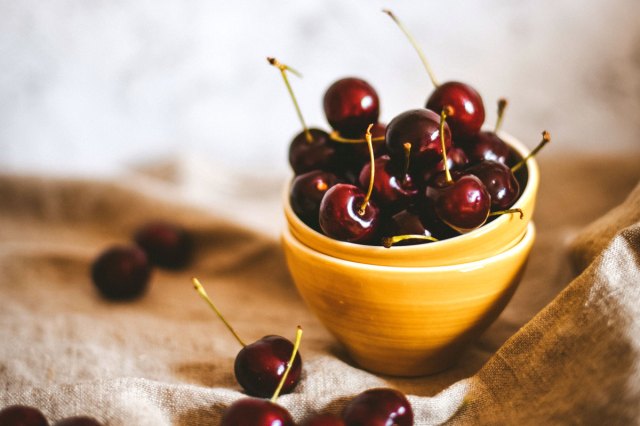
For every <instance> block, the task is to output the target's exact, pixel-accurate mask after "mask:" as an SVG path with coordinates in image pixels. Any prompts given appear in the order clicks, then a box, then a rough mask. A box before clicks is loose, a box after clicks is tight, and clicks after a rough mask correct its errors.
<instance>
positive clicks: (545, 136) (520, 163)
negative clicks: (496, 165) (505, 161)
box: [511, 130, 551, 173]
mask: <svg viewBox="0 0 640 426" xmlns="http://www.w3.org/2000/svg"><path fill="white" fill-rule="evenodd" d="M549 142H551V135H550V134H549V132H547V131H546V130H545V131H543V132H542V140H541V141H540V143H539V144H538V146H536V147H535V148H534V149H533V151H531V152H530V153H529V154H528V155H527V156H526V157H524V158H523V159H522V160H520V161H518V163H517V164H516V165H515V166H513V167H512V168H511V173H515V172H517V171H518V170H519V169H520V168H521V167H522V166H524V164H525V163H526V162H527V161H528V160H529V158H531V157H533V156H534V155H536V154H537V153H538V152H539V151H540V150H541V149H542V148H543V147H544V146H545V145H546V144H548V143H549Z"/></svg>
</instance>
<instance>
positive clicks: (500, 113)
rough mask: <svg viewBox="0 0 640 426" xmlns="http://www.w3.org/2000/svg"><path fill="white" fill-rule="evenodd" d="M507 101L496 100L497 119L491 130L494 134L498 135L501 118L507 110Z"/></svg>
mask: <svg viewBox="0 0 640 426" xmlns="http://www.w3.org/2000/svg"><path fill="white" fill-rule="evenodd" d="M507 104H508V102H507V100H506V99H505V98H500V99H498V118H497V119H496V127H495V128H494V129H493V132H494V133H498V132H499V131H500V128H501V127H502V118H503V117H504V110H505V109H506V108H507Z"/></svg>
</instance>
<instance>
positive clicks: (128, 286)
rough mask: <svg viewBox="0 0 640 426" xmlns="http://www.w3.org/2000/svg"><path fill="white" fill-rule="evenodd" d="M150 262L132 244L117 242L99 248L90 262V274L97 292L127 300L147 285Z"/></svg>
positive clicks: (116, 298) (139, 249) (107, 296)
mask: <svg viewBox="0 0 640 426" xmlns="http://www.w3.org/2000/svg"><path fill="white" fill-rule="evenodd" d="M150 277H151V266H150V264H149V260H148V257H147V255H146V253H145V252H144V251H143V250H142V249H141V248H140V247H138V246H135V245H118V246H113V247H110V248H108V249H106V250H105V251H103V252H102V253H101V254H100V255H99V256H98V257H97V258H96V259H95V260H94V262H93V264H92V265H91V278H92V280H93V283H94V284H95V286H96V288H97V289H98V291H99V292H100V294H101V295H102V296H104V297H106V298H107V299H111V300H129V299H134V298H136V297H139V296H141V295H142V294H143V293H144V291H145V290H146V289H147V287H148V284H149V278H150Z"/></svg>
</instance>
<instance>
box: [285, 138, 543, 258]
mask: <svg viewBox="0 0 640 426" xmlns="http://www.w3.org/2000/svg"><path fill="white" fill-rule="evenodd" d="M498 136H499V137H500V138H501V139H502V140H504V141H505V142H506V143H507V144H508V145H509V146H511V147H512V148H514V149H515V150H516V152H517V153H518V154H520V155H521V156H522V157H523V158H524V157H526V156H527V155H528V154H529V152H530V151H531V150H530V149H529V148H527V147H526V146H525V145H524V144H522V142H520V141H519V140H518V139H516V138H515V137H514V136H512V135H510V134H508V133H506V132H503V131H499V132H498ZM525 166H526V170H527V173H528V177H527V184H526V186H525V187H524V189H523V190H522V192H521V193H520V196H519V197H518V199H517V200H516V202H515V203H514V204H513V206H511V208H514V209H515V208H520V207H522V206H523V205H524V204H525V203H526V201H525V200H529V199H530V198H532V197H535V193H536V191H537V188H538V186H539V181H540V170H539V168H538V163H537V161H536V159H535V157H532V158H529V159H528V160H527V162H526V163H525ZM292 181H293V178H290V179H289V180H288V182H287V185H285V186H284V190H283V206H284V210H285V216H286V219H287V221H294V222H295V226H296V227H298V228H301V229H303V230H304V231H306V233H308V234H309V235H311V236H313V238H315V239H316V240H317V241H318V244H319V245H322V246H333V247H341V249H342V250H340V251H353V252H361V251H362V252H363V254H364V252H365V251H366V253H367V254H368V255H372V254H375V255H376V256H378V257H396V256H399V255H410V254H417V252H420V255H421V256H423V255H426V254H427V253H428V252H431V251H435V250H446V249H447V248H449V246H452V245H457V244H460V242H461V240H462V239H463V238H465V237H467V236H469V235H471V237H468V238H480V237H482V236H483V235H485V234H487V233H491V232H493V231H495V229H496V228H499V227H500V226H501V225H502V224H503V223H504V222H506V221H509V220H511V216H510V215H502V216H500V217H498V218H496V219H495V220H493V221H491V222H489V223H486V224H484V225H482V226H481V227H479V228H477V229H474V230H473V231H470V232H467V233H464V234H460V235H456V236H455V237H452V238H447V239H445V240H442V241H435V242H431V243H427V244H416V245H407V246H393V247H390V248H386V247H383V246H382V245H365V244H357V243H351V242H348V241H340V240H336V239H333V238H331V237H328V236H326V235H324V234H322V233H320V232H318V231H316V230H315V229H313V228H311V227H309V226H308V225H307V224H306V223H304V222H303V221H302V220H301V219H300V218H299V217H298V215H297V214H295V212H294V211H293V209H292V208H291V203H290V201H289V192H290V187H291V182H292Z"/></svg>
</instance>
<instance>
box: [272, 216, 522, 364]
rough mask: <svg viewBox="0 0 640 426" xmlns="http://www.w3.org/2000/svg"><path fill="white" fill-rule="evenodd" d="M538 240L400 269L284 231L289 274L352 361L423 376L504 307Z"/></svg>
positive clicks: (454, 356)
mask: <svg viewBox="0 0 640 426" xmlns="http://www.w3.org/2000/svg"><path fill="white" fill-rule="evenodd" d="M534 239H535V226H534V224H533V222H528V225H527V229H526V232H525V233H524V234H523V235H522V237H521V239H520V240H519V241H518V242H516V243H515V244H514V245H512V246H511V247H510V248H508V249H506V250H502V251H501V252H500V253H498V254H494V255H492V256H487V257H485V258H483V259H480V260H475V261H473V262H463V263H459V264H447V265H440V266H421V267H406V266H402V267H398V266H386V265H371V264H369V263H363V262H353V261H350V260H344V259H340V258H337V257H334V256H330V255H327V254H325V253H323V252H321V251H319V250H316V249H314V248H312V247H309V246H307V245H306V244H304V243H303V242H302V241H301V240H300V239H298V238H297V237H296V236H295V235H294V234H293V232H291V230H290V229H288V228H285V229H284V231H283V233H282V243H283V247H284V252H285V256H286V260H287V264H288V267H289V271H290V273H291V276H292V278H293V281H294V282H295V285H296V287H297V289H298V292H299V293H300V295H301V296H302V298H303V299H304V301H305V303H306V304H307V306H308V307H309V308H310V309H311V310H312V311H313V312H314V314H315V315H316V316H317V317H318V318H319V319H320V321H321V322H322V323H323V324H324V326H325V327H326V328H327V329H328V330H329V331H330V332H331V333H332V334H333V336H334V337H335V338H336V339H337V340H338V341H339V342H340V343H341V344H342V345H343V346H344V347H345V348H346V350H347V352H348V353H349V354H350V356H351V357H352V358H353V360H354V361H355V363H356V364H358V365H359V366H360V367H362V368H364V369H367V370H369V371H372V372H375V373H379V374H387V375H392V376H422V375H426V374H433V373H436V372H439V371H442V370H444V369H446V368H448V367H449V366H451V365H452V364H453V363H455V362H456V360H457V359H458V357H459V356H460V354H461V352H462V351H463V350H464V348H465V347H466V346H467V345H468V344H469V343H470V342H471V341H473V340H474V339H475V338H477V337H478V336H479V335H480V334H481V333H482V332H483V331H484V330H485V329H486V328H487V327H488V326H489V325H490V324H491V323H492V322H493V321H494V320H495V319H496V318H497V317H498V315H499V314H500V312H502V310H503V309H504V307H505V306H506V304H507V303H508V301H509V300H510V299H511V296H512V295H513V293H514V291H515V289H516V287H517V286H518V283H519V282H520V279H521V277H522V274H523V271H524V269H525V265H526V263H527V258H528V256H529V252H530V251H531V247H532V245H533V242H534Z"/></svg>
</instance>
